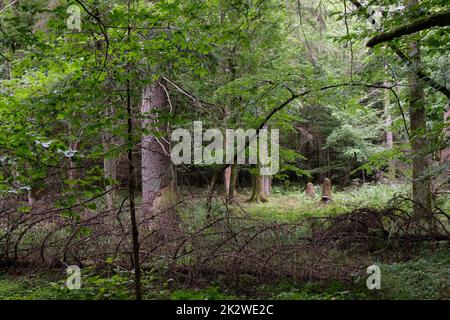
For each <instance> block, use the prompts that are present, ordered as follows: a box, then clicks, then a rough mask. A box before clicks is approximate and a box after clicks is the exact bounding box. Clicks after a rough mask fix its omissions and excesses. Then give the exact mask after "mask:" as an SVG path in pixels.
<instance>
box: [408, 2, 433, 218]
mask: <svg viewBox="0 0 450 320" xmlns="http://www.w3.org/2000/svg"><path fill="white" fill-rule="evenodd" d="M417 3H418V2H417V0H407V7H410V6H413V5H416V4H417ZM409 56H410V58H411V61H412V63H411V66H410V68H411V70H410V72H409V77H408V82H409V114H410V126H411V147H412V153H413V200H414V206H413V212H414V215H415V216H422V215H424V214H429V213H430V212H431V179H430V177H427V176H426V175H425V173H426V170H427V167H428V166H429V162H430V161H429V156H428V153H427V145H428V141H427V137H426V131H427V126H426V125H427V123H426V120H427V118H426V106H425V92H424V87H423V86H424V83H423V81H421V79H420V78H419V77H418V76H417V73H418V72H419V71H420V44H419V41H418V40H416V41H414V42H413V43H412V44H411V45H410V52H409Z"/></svg>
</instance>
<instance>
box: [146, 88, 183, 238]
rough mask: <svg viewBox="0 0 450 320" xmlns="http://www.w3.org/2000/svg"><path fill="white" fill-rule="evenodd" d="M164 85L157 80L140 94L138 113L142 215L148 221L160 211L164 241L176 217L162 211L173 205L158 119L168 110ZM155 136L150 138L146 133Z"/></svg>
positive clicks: (167, 159)
mask: <svg viewBox="0 0 450 320" xmlns="http://www.w3.org/2000/svg"><path fill="white" fill-rule="evenodd" d="M163 85H164V81H163V80H158V81H156V82H155V83H153V84H152V85H148V86H146V87H145V88H144V90H143V95H142V105H141V113H142V115H143V120H142V126H143V129H144V131H145V130H146V131H147V132H144V133H143V135H142V212H143V214H144V216H146V217H149V216H150V215H151V214H152V213H153V214H156V211H159V210H162V211H161V212H160V213H159V215H158V218H157V221H159V227H160V229H161V233H162V235H163V236H164V237H167V236H169V235H170V234H171V233H172V231H174V230H175V228H176V224H177V220H178V219H177V217H176V214H175V213H174V211H173V210H166V209H167V207H168V206H170V204H171V203H173V201H174V197H175V185H174V177H173V168H172V161H171V159H170V144H169V142H168V140H167V128H168V126H167V124H165V123H162V122H160V121H159V119H158V118H159V117H160V116H161V114H163V113H164V112H169V110H168V100H167V94H166V91H165V89H164V87H163ZM149 130H151V131H152V132H155V133H157V135H156V134H152V133H149V132H148V131H149Z"/></svg>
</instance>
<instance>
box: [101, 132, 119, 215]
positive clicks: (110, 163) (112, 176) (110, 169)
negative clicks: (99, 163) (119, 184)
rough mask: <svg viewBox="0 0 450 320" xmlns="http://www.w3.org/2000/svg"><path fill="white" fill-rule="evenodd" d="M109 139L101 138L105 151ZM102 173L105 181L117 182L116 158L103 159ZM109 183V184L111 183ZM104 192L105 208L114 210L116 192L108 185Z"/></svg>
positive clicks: (108, 146) (109, 143) (109, 142)
mask: <svg viewBox="0 0 450 320" xmlns="http://www.w3.org/2000/svg"><path fill="white" fill-rule="evenodd" d="M111 139H112V138H111V137H108V135H107V134H105V135H104V137H103V146H104V150H105V151H107V150H108V149H109V148H110V146H111V141H110V140H111ZM103 172H104V176H105V178H106V179H108V180H111V181H115V180H117V166H116V158H114V157H105V158H103ZM111 181H110V182H111ZM105 189H106V190H105V191H106V192H107V193H106V208H107V209H108V210H113V209H114V201H115V197H116V191H115V190H113V186H112V185H111V184H108V185H107V186H106V188H105Z"/></svg>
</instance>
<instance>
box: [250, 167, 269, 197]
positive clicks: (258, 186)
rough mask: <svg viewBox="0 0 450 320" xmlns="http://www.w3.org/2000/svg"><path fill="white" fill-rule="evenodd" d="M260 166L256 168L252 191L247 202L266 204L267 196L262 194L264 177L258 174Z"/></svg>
mask: <svg viewBox="0 0 450 320" xmlns="http://www.w3.org/2000/svg"><path fill="white" fill-rule="evenodd" d="M259 169H260V165H258V166H257V173H256V174H255V175H254V177H253V190H252V195H251V197H250V199H248V202H267V201H268V199H267V194H266V193H265V192H264V176H262V175H260V174H259Z"/></svg>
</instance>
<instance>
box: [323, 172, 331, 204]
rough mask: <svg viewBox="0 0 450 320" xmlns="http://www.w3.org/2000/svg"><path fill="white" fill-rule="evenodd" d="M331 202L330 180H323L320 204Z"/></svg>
mask: <svg viewBox="0 0 450 320" xmlns="http://www.w3.org/2000/svg"><path fill="white" fill-rule="evenodd" d="M329 201H331V180H330V179H328V178H325V180H323V184H322V202H329Z"/></svg>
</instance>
